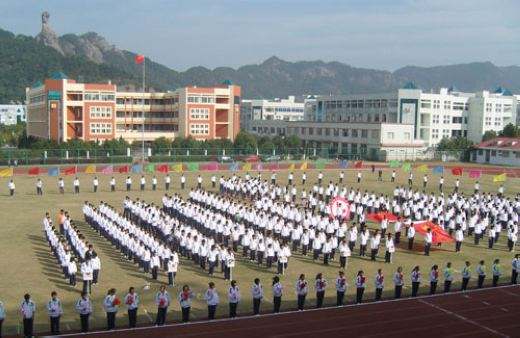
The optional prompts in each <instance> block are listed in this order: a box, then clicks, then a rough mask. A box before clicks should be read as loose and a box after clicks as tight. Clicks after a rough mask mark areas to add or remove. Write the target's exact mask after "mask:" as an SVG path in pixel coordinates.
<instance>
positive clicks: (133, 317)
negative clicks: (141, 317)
mask: <svg viewBox="0 0 520 338" xmlns="http://www.w3.org/2000/svg"><path fill="white" fill-rule="evenodd" d="M125 305H126V308H127V310H128V327H130V328H134V327H136V324H137V309H138V308H139V295H138V294H137V293H136V292H135V289H134V287H130V288H129V289H128V293H127V294H126V296H125Z"/></svg>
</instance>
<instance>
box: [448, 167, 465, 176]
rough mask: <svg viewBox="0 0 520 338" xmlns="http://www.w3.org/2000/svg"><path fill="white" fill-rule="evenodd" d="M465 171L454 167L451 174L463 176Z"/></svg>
mask: <svg viewBox="0 0 520 338" xmlns="http://www.w3.org/2000/svg"><path fill="white" fill-rule="evenodd" d="M463 171H464V169H462V167H453V168H451V174H452V175H453V176H462V172H463Z"/></svg>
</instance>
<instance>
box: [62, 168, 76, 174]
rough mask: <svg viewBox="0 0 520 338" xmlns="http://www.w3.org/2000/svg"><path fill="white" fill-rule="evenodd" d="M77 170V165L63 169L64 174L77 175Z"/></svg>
mask: <svg viewBox="0 0 520 338" xmlns="http://www.w3.org/2000/svg"><path fill="white" fill-rule="evenodd" d="M77 172H78V169H77V167H76V166H73V167H68V168H65V169H63V174H64V175H76V173H77Z"/></svg>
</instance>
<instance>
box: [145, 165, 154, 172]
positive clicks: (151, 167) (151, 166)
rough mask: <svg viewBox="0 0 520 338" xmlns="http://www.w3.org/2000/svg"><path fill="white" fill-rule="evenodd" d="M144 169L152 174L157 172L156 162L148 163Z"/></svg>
mask: <svg viewBox="0 0 520 338" xmlns="http://www.w3.org/2000/svg"><path fill="white" fill-rule="evenodd" d="M144 171H145V172H147V173H150V174H153V173H154V172H155V164H153V163H148V164H147V165H146V167H145V168H144Z"/></svg>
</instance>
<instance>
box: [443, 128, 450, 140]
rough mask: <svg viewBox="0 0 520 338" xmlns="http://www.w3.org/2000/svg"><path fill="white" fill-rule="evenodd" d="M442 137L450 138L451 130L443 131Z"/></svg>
mask: <svg viewBox="0 0 520 338" xmlns="http://www.w3.org/2000/svg"><path fill="white" fill-rule="evenodd" d="M442 137H443V138H447V137H450V130H449V129H443V130H442Z"/></svg>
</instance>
